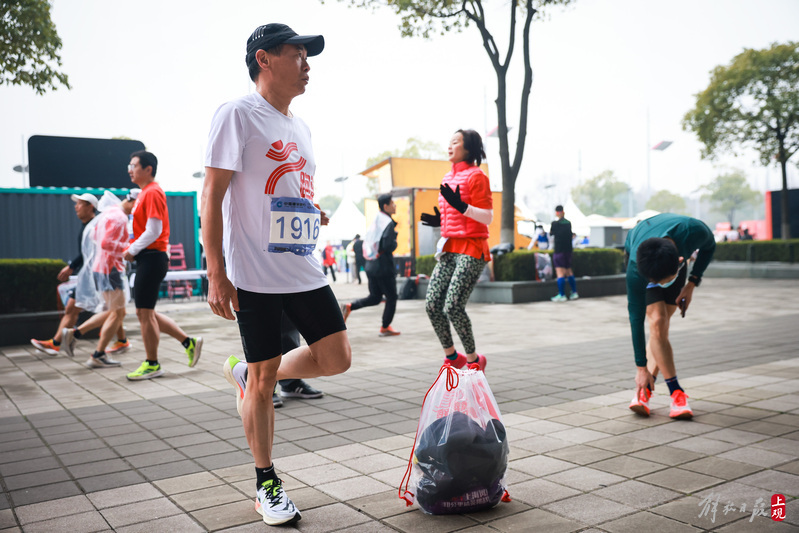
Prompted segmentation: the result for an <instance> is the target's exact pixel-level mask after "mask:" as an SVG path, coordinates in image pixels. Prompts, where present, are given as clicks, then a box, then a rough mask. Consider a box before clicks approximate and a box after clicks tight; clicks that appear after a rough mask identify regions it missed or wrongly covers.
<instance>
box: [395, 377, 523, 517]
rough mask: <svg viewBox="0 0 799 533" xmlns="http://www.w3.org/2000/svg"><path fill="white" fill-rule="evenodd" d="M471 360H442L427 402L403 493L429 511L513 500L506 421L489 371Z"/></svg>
mask: <svg viewBox="0 0 799 533" xmlns="http://www.w3.org/2000/svg"><path fill="white" fill-rule="evenodd" d="M470 366H471V367H470V368H463V369H455V368H453V367H452V366H450V365H449V364H445V365H444V366H442V367H441V371H440V372H439V374H438V377H437V378H436V381H435V382H434V383H433V385H432V386H431V387H430V389H429V390H428V391H427V394H426V395H425V399H424V404H423V405H422V414H421V417H420V418H419V425H418V428H417V430H416V440H415V442H414V448H413V451H412V452H411V457H410V459H409V460H408V469H407V470H406V472H405V476H404V477H403V479H402V484H400V488H399V497H400V499H403V500H405V501H406V503H407V505H413V504H414V503H416V504H417V505H418V506H419V508H420V509H421V510H422V511H423V512H425V513H428V514H437V515H438V514H455V513H470V512H474V511H479V510H482V509H490V508H491V507H494V506H495V505H497V504H498V503H499V501H500V500H503V501H510V498H509V496H508V494H507V491H506V490H505V471H506V470H507V467H508V439H507V435H506V432H505V426H504V424H503V423H502V416H501V415H500V412H499V407H498V406H497V402H496V400H495V399H494V395H493V393H492V392H491V388H490V387H489V386H488V381H486V378H485V374H483V372H481V371H480V370H478V369H477V365H470ZM403 484H404V488H403Z"/></svg>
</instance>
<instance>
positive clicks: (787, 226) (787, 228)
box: [780, 148, 791, 241]
mask: <svg viewBox="0 0 799 533" xmlns="http://www.w3.org/2000/svg"><path fill="white" fill-rule="evenodd" d="M780 155H781V156H782V157H780V167H781V168H782V198H781V199H780V200H781V201H780V211H782V213H781V214H782V216H781V219H782V220H781V229H782V240H784V241H787V240H788V239H790V238H791V218H790V216H789V215H788V169H787V168H786V167H787V164H788V162H787V161H786V160H785V153H784V152H783V149H782V148H781V149H780Z"/></svg>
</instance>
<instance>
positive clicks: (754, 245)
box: [713, 239, 799, 263]
mask: <svg viewBox="0 0 799 533" xmlns="http://www.w3.org/2000/svg"><path fill="white" fill-rule="evenodd" d="M713 260H714V261H748V262H752V263H763V262H766V261H779V262H782V263H796V262H799V239H790V240H787V241H782V240H774V241H734V242H720V243H718V244H716V252H715V253H714V254H713Z"/></svg>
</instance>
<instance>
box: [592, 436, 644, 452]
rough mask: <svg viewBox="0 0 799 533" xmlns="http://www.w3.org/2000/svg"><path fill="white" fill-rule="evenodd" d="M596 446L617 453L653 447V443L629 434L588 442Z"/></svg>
mask: <svg viewBox="0 0 799 533" xmlns="http://www.w3.org/2000/svg"><path fill="white" fill-rule="evenodd" d="M587 444H589V445H591V446H594V447H596V448H602V449H603V450H609V451H611V452H616V453H632V452H637V451H639V450H644V449H646V448H651V447H652V443H651V442H646V441H643V440H638V439H631V438H629V437H627V436H624V435H622V436H615V437H608V438H606V439H599V440H595V441H591V442H589V443H587Z"/></svg>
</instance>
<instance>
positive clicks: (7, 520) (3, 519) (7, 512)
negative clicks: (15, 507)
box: [0, 509, 18, 531]
mask: <svg viewBox="0 0 799 533" xmlns="http://www.w3.org/2000/svg"><path fill="white" fill-rule="evenodd" d="M16 525H17V520H16V519H15V518H14V511H12V510H11V509H3V510H2V511H0V531H5V530H6V529H8V528H12V527H14V528H16ZM17 529H18V528H17Z"/></svg>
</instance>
